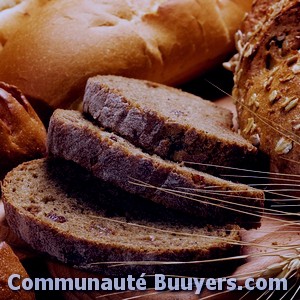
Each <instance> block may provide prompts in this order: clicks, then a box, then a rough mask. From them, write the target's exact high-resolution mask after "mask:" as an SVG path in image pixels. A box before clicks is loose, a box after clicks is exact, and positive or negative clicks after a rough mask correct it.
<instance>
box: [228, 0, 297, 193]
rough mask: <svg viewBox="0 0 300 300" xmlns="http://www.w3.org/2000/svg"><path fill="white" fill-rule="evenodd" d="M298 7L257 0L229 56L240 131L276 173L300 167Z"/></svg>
mask: <svg viewBox="0 0 300 300" xmlns="http://www.w3.org/2000/svg"><path fill="white" fill-rule="evenodd" d="M299 10H300V2H299V1H295V0H288V1H286V0H285V1H283V0H281V1H270V0H269V1H267V0H257V1H254V3H253V8H252V12H251V13H250V14H249V15H248V16H247V18H246V19H245V22H244V23H243V27H242V31H239V32H238V33H237V35H236V37H237V48H238V51H239V52H238V54H237V55H236V56H235V57H234V58H233V59H232V61H231V67H232V69H233V70H234V73H235V76H234V81H235V86H234V89H233V97H234V98H235V99H236V100H237V108H238V116H239V124H240V128H241V133H242V135H243V136H244V137H245V138H247V139H248V140H249V141H251V142H252V143H253V144H254V145H255V146H257V147H259V149H260V150H262V151H263V152H264V153H266V154H267V155H268V156H269V157H270V168H271V171H272V172H276V173H285V174H299V173H300V164H299V157H300V145H299V142H300V140H299V133H300V103H299V102H300V99H299V98H300V89H299V85H300V53H299V48H300V39H299V28H300V27H299ZM291 184H292V182H290V183H289V185H291ZM281 188H285V189H286V188H289V189H291V188H292V187H291V186H288V187H282V186H281ZM294 192H296V190H295V191H294Z"/></svg>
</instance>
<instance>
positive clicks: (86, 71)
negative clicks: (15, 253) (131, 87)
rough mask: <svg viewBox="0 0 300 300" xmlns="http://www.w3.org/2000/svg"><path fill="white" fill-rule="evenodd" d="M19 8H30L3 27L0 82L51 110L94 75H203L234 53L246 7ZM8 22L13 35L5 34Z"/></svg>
mask: <svg viewBox="0 0 300 300" xmlns="http://www.w3.org/2000/svg"><path fill="white" fill-rule="evenodd" d="M18 2H19V1H16V3H18ZM23 2H24V3H26V2H29V3H28V5H27V6H26V9H25V8H24V9H25V10H24V11H22V12H21V14H22V13H24V14H25V16H26V17H22V19H21V20H19V19H18V18H17V19H16V18H15V17H13V18H10V19H9V20H8V22H6V23H5V25H3V26H2V27H0V33H1V32H3V33H2V35H3V36H4V38H3V42H2V50H1V51H0V80H3V81H6V82H8V83H11V84H14V85H16V86H18V87H19V88H20V89H21V90H22V91H23V92H24V93H25V95H26V96H28V97H30V99H35V100H40V101H45V102H46V103H47V104H49V105H50V106H52V107H54V108H56V107H67V106H68V105H69V104H71V103H72V102H74V101H75V100H76V99H78V98H81V97H82V95H83V91H84V86H85V83H86V80H87V79H88V78H89V77H91V76H94V75H97V74H118V75H123V76H126V77H137V78H145V79H149V80H152V81H157V82H163V83H166V84H171V85H174V84H177V83H180V82H183V81H186V80H187V79H189V78H191V77H192V76H194V75H196V74H199V73H201V72H203V71H205V70H207V69H208V68H210V67H212V66H213V65H215V64H217V63H218V62H221V61H222V60H223V59H224V57H225V56H226V54H228V52H230V51H231V50H233V34H234V32H235V31H236V29H237V28H238V27H239V25H240V22H241V20H242V18H243V16H244V13H245V11H246V10H248V9H249V8H250V4H251V1H250V0H244V1H237V0H235V1H229V0H222V1H220V0H218V1H217V0H211V1H207V0H199V1H194V0H147V1H137V0H130V1H123V0H113V1H104V0H101V1H93V0H87V1H84V0H57V1H40V0H31V1H26V0H23V1H22V2H21V3H20V4H18V5H17V6H21V4H23ZM10 10H11V11H13V9H12V8H11V9H10ZM6 11H7V9H6V10H4V11H3V12H2V13H5V12H6ZM7 14H8V15H9V12H8V13H7ZM16 22H18V24H19V25H18V26H15V23H16ZM10 24H12V27H13V28H16V27H18V29H17V30H15V29H13V30H12V31H9V30H10V29H9V26H10ZM0 25H1V24H0Z"/></svg>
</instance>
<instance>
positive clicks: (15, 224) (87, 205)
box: [3, 159, 240, 277]
mask: <svg viewBox="0 0 300 300" xmlns="http://www.w3.org/2000/svg"><path fill="white" fill-rule="evenodd" d="M3 202H4V207H5V212H6V218H7V221H8V223H9V225H10V226H11V228H12V229H13V230H15V232H16V233H18V235H19V236H20V237H22V239H24V240H25V241H26V242H27V243H28V244H30V245H31V246H32V247H33V248H35V249H36V250H39V251H42V252H46V253H48V254H50V255H52V256H54V257H56V258H57V259H58V260H60V261H62V262H65V263H69V264H71V265H75V266H77V267H80V268H82V269H86V270H90V271H97V272H99V273H100V274H103V275H112V276H120V275H121V276H122V277H123V276H124V275H125V274H131V275H133V276H140V274H141V273H143V272H145V273H147V275H150V274H155V273H159V274H160V273H163V274H185V275H190V276H191V274H198V275H200V274H202V273H201V270H202V271H204V268H205V274H206V276H208V274H211V275H214V276H216V274H219V275H220V274H221V273H223V272H224V270H225V269H222V268H220V265H219V263H220V262H218V263H216V264H211V263H210V264H209V265H210V268H209V269H208V268H207V265H202V264H199V263H195V264H192V263H188V264H180V263H179V264H176V263H172V262H180V261H182V262H184V261H189V262H191V261H199V260H206V259H212V258H217V257H220V258H221V257H226V256H230V255H234V254H238V253H239V248H240V247H239V246H238V241H239V227H238V226H235V225H227V226H224V227H216V226H202V225H201V220H199V219H194V218H191V217H188V218H185V217H184V216H183V215H182V214H181V213H173V212H172V211H170V210H168V209H164V208H163V207H160V206H159V205H157V204H155V203H153V202H151V201H146V200H144V199H143V200H141V199H139V198H135V197H133V196H132V195H128V194H126V193H124V192H122V191H120V190H118V189H116V188H113V187H111V186H106V185H105V184H104V183H103V182H101V181H98V180H97V179H96V178H95V177H93V176H92V174H91V173H90V172H87V171H86V170H84V169H82V168H80V167H79V166H77V165H75V164H74V163H71V162H67V161H63V160H46V159H40V160H34V161H30V162H26V163H24V164H22V165H19V166H18V167H17V168H15V169H14V170H12V171H11V172H10V173H9V174H8V175H7V176H6V177H5V180H4V183H3ZM138 261H140V262H141V261H145V263H146V262H147V261H148V264H144V265H143V264H142V263H140V264H139V263H138ZM153 261H155V262H153ZM157 261H167V262H168V264H164V263H162V264H159V263H157ZM111 262H116V263H114V264H117V262H121V265H120V266H118V267H112V266H110V265H111V264H106V263H111ZM122 262H124V264H123V263H122ZM126 262H127V263H129V264H126ZM130 262H132V263H130ZM134 262H135V263H134ZM224 263H225V264H226V261H225V262H224ZM230 265H232V261H231V260H230V261H229V262H228V264H227V267H230ZM222 266H224V265H222Z"/></svg>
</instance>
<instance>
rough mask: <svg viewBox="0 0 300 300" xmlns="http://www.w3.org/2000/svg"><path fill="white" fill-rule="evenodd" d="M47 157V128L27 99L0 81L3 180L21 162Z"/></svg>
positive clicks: (14, 88)
mask: <svg viewBox="0 0 300 300" xmlns="http://www.w3.org/2000/svg"><path fill="white" fill-rule="evenodd" d="M44 155H46V129H45V127H44V125H43V123H42V122H41V120H40V119H39V117H38V116H37V114H36V113H35V111H34V109H33V108H32V106H31V105H30V104H29V102H28V101H27V99H26V98H25V96H24V95H23V94H22V93H21V91H20V90H18V89H17V88H16V87H14V86H10V85H8V84H6V83H4V82H0V178H3V176H4V175H5V174H6V172H7V171H9V170H10V169H12V168H13V167H15V166H17V165H18V164H19V163H21V162H23V161H26V160H30V159H34V158H39V157H42V156H44Z"/></svg>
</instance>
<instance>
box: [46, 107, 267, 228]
mask: <svg viewBox="0 0 300 300" xmlns="http://www.w3.org/2000/svg"><path fill="white" fill-rule="evenodd" d="M48 151H49V154H50V155H54V156H56V157H61V158H64V159H66V160H72V161H74V162H76V163H78V164H79V165H81V166H82V167H84V168H86V169H87V170H89V171H91V172H92V173H93V174H94V175H95V176H96V177H98V178H101V179H102V180H104V181H106V182H109V183H112V184H114V185H116V186H118V187H120V188H122V189H124V190H125V191H127V192H130V193H133V194H136V195H139V196H142V197H145V198H147V199H150V200H152V201H154V202H157V203H161V204H162V205H164V206H166V207H169V208H172V209H176V210H179V211H181V212H183V213H188V214H192V215H196V216H199V217H201V218H203V219H204V220H206V222H209V223H211V222H213V223H214V224H216V223H220V224H221V223H233V222H237V223H239V224H241V225H242V226H244V227H252V226H254V227H255V226H258V225H259V221H260V214H261V212H262V211H261V210H262V209H261V208H262V207H263V204H264V201H263V198H264V193H263V191H261V190H257V189H254V188H251V187H249V186H246V185H242V184H236V183H232V182H230V181H226V180H222V179H220V178H217V177H213V176H211V175H209V174H206V173H202V172H199V171H196V170H194V169H191V168H187V167H184V166H181V165H179V164H177V163H174V162H171V161H165V160H163V159H162V158H160V157H159V156H156V155H152V156H151V155H149V154H147V153H144V152H142V151H141V150H140V149H139V148H137V147H135V146H133V145H132V144H131V143H129V142H128V141H126V140H124V139H123V138H121V137H119V136H118V135H116V134H114V133H109V132H106V131H104V130H102V129H101V128H99V127H98V126H96V125H94V124H93V123H92V122H90V121H89V120H87V119H85V118H84V116H83V115H82V114H81V113H79V112H76V111H70V110H59V109H58V110H56V111H55V112H54V114H53V115H52V118H51V120H50V125H49V129H48ZM134 180H140V181H141V182H142V183H144V184H143V185H138V184H133V181H134ZM145 185H148V186H145ZM166 191H169V192H166ZM176 191H178V193H180V192H181V193H182V192H190V193H193V194H194V196H190V197H192V198H193V199H191V198H189V197H185V196H186V195H183V194H181V195H178V193H176V194H175V193H174V192H176ZM220 200H223V201H227V202H229V203H224V202H223V203H222V202H220ZM235 204H236V205H235ZM246 205H249V206H250V207H246ZM229 208H231V209H229ZM247 212H249V213H248V214H246V215H245V213H247ZM253 213H254V214H255V215H252V214H253Z"/></svg>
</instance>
